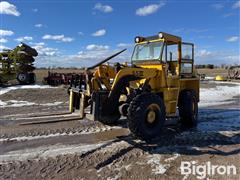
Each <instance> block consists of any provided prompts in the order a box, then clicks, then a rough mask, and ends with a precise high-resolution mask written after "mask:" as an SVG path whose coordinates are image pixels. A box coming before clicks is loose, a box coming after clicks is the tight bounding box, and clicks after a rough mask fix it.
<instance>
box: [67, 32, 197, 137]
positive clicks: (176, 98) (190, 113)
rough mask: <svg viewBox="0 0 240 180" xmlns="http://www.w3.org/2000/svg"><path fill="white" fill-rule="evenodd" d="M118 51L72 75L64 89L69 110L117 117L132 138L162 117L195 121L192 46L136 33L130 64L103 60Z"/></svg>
mask: <svg viewBox="0 0 240 180" xmlns="http://www.w3.org/2000/svg"><path fill="white" fill-rule="evenodd" d="M123 51H124V50H122V51H120V52H118V53H116V54H114V55H112V56H111V57H108V58H107V59H105V60H103V61H101V62H99V63H98V64H96V65H94V66H92V67H89V68H86V70H85V72H84V73H83V74H79V75H77V76H75V77H74V78H73V80H72V82H71V85H70V88H69V94H70V98H69V101H70V102H69V110H70V111H71V112H73V111H76V110H79V111H80V117H81V118H85V117H86V118H88V119H91V120H97V121H101V122H103V123H105V124H114V123H116V122H117V121H118V120H119V119H120V117H121V116H125V117H126V118H127V121H128V127H129V129H130V131H131V132H132V133H133V134H134V135H135V136H137V137H138V138H141V139H144V140H151V139H153V138H155V137H157V136H159V134H160V133H161V131H162V128H163V127H164V124H165V122H166V119H168V118H170V117H179V119H180V122H181V123H182V125H184V126H186V127H193V126H196V125H197V117H198V102H199V77H198V76H197V73H196V71H195V68H194V45H193V44H192V43H187V42H182V39H181V38H180V37H178V36H174V35H170V34H167V33H164V32H160V33H158V34H157V35H154V36H150V37H140V36H138V37H136V38H135V47H134V51H133V54H132V58H131V64H127V63H124V64H120V63H116V64H114V65H109V64H107V65H106V64H104V63H105V62H107V61H109V60H110V59H112V58H114V57H115V56H117V55H118V54H120V53H122V52H123Z"/></svg>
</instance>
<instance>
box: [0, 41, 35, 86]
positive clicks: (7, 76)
mask: <svg viewBox="0 0 240 180" xmlns="http://www.w3.org/2000/svg"><path fill="white" fill-rule="evenodd" d="M37 55H38V53H37V51H36V50H35V49H33V48H31V47H30V46H28V45H26V44H24V43H21V44H19V45H18V46H17V47H15V48H14V49H12V50H3V51H2V52H0V85H1V84H5V83H7V82H8V81H10V80H14V79H17V81H18V82H19V84H34V83H35V81H36V76H35V74H34V73H33V70H34V69H35V67H34V66H33V62H34V61H35V59H34V57H36V56H37Z"/></svg>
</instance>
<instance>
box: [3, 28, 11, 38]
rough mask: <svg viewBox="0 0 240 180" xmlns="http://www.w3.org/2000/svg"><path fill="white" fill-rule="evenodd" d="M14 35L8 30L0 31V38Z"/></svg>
mask: <svg viewBox="0 0 240 180" xmlns="http://www.w3.org/2000/svg"><path fill="white" fill-rule="evenodd" d="M13 34H14V32H12V31H9V30H3V29H0V36H1V37H2V36H12V35H13Z"/></svg>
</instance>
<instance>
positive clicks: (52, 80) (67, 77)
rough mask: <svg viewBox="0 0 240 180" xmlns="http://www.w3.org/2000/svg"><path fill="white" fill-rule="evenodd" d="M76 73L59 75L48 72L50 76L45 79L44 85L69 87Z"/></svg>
mask: <svg viewBox="0 0 240 180" xmlns="http://www.w3.org/2000/svg"><path fill="white" fill-rule="evenodd" d="M75 75H76V74H75V73H58V72H51V71H48V76H47V77H44V78H43V83H44V84H48V85H51V86H59V85H62V84H64V85H69V84H70V82H71V80H72V79H73V76H75Z"/></svg>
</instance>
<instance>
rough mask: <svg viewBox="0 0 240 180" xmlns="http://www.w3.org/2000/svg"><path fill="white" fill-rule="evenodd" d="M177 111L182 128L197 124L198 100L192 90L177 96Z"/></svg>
mask: <svg viewBox="0 0 240 180" xmlns="http://www.w3.org/2000/svg"><path fill="white" fill-rule="evenodd" d="M178 110H179V116H180V122H181V124H182V125H183V126H184V127H187V128H191V127H195V126H197V123H198V100H197V96H196V93H195V92H194V91H193V90H184V91H182V92H181V93H180V95H179V103H178Z"/></svg>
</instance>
